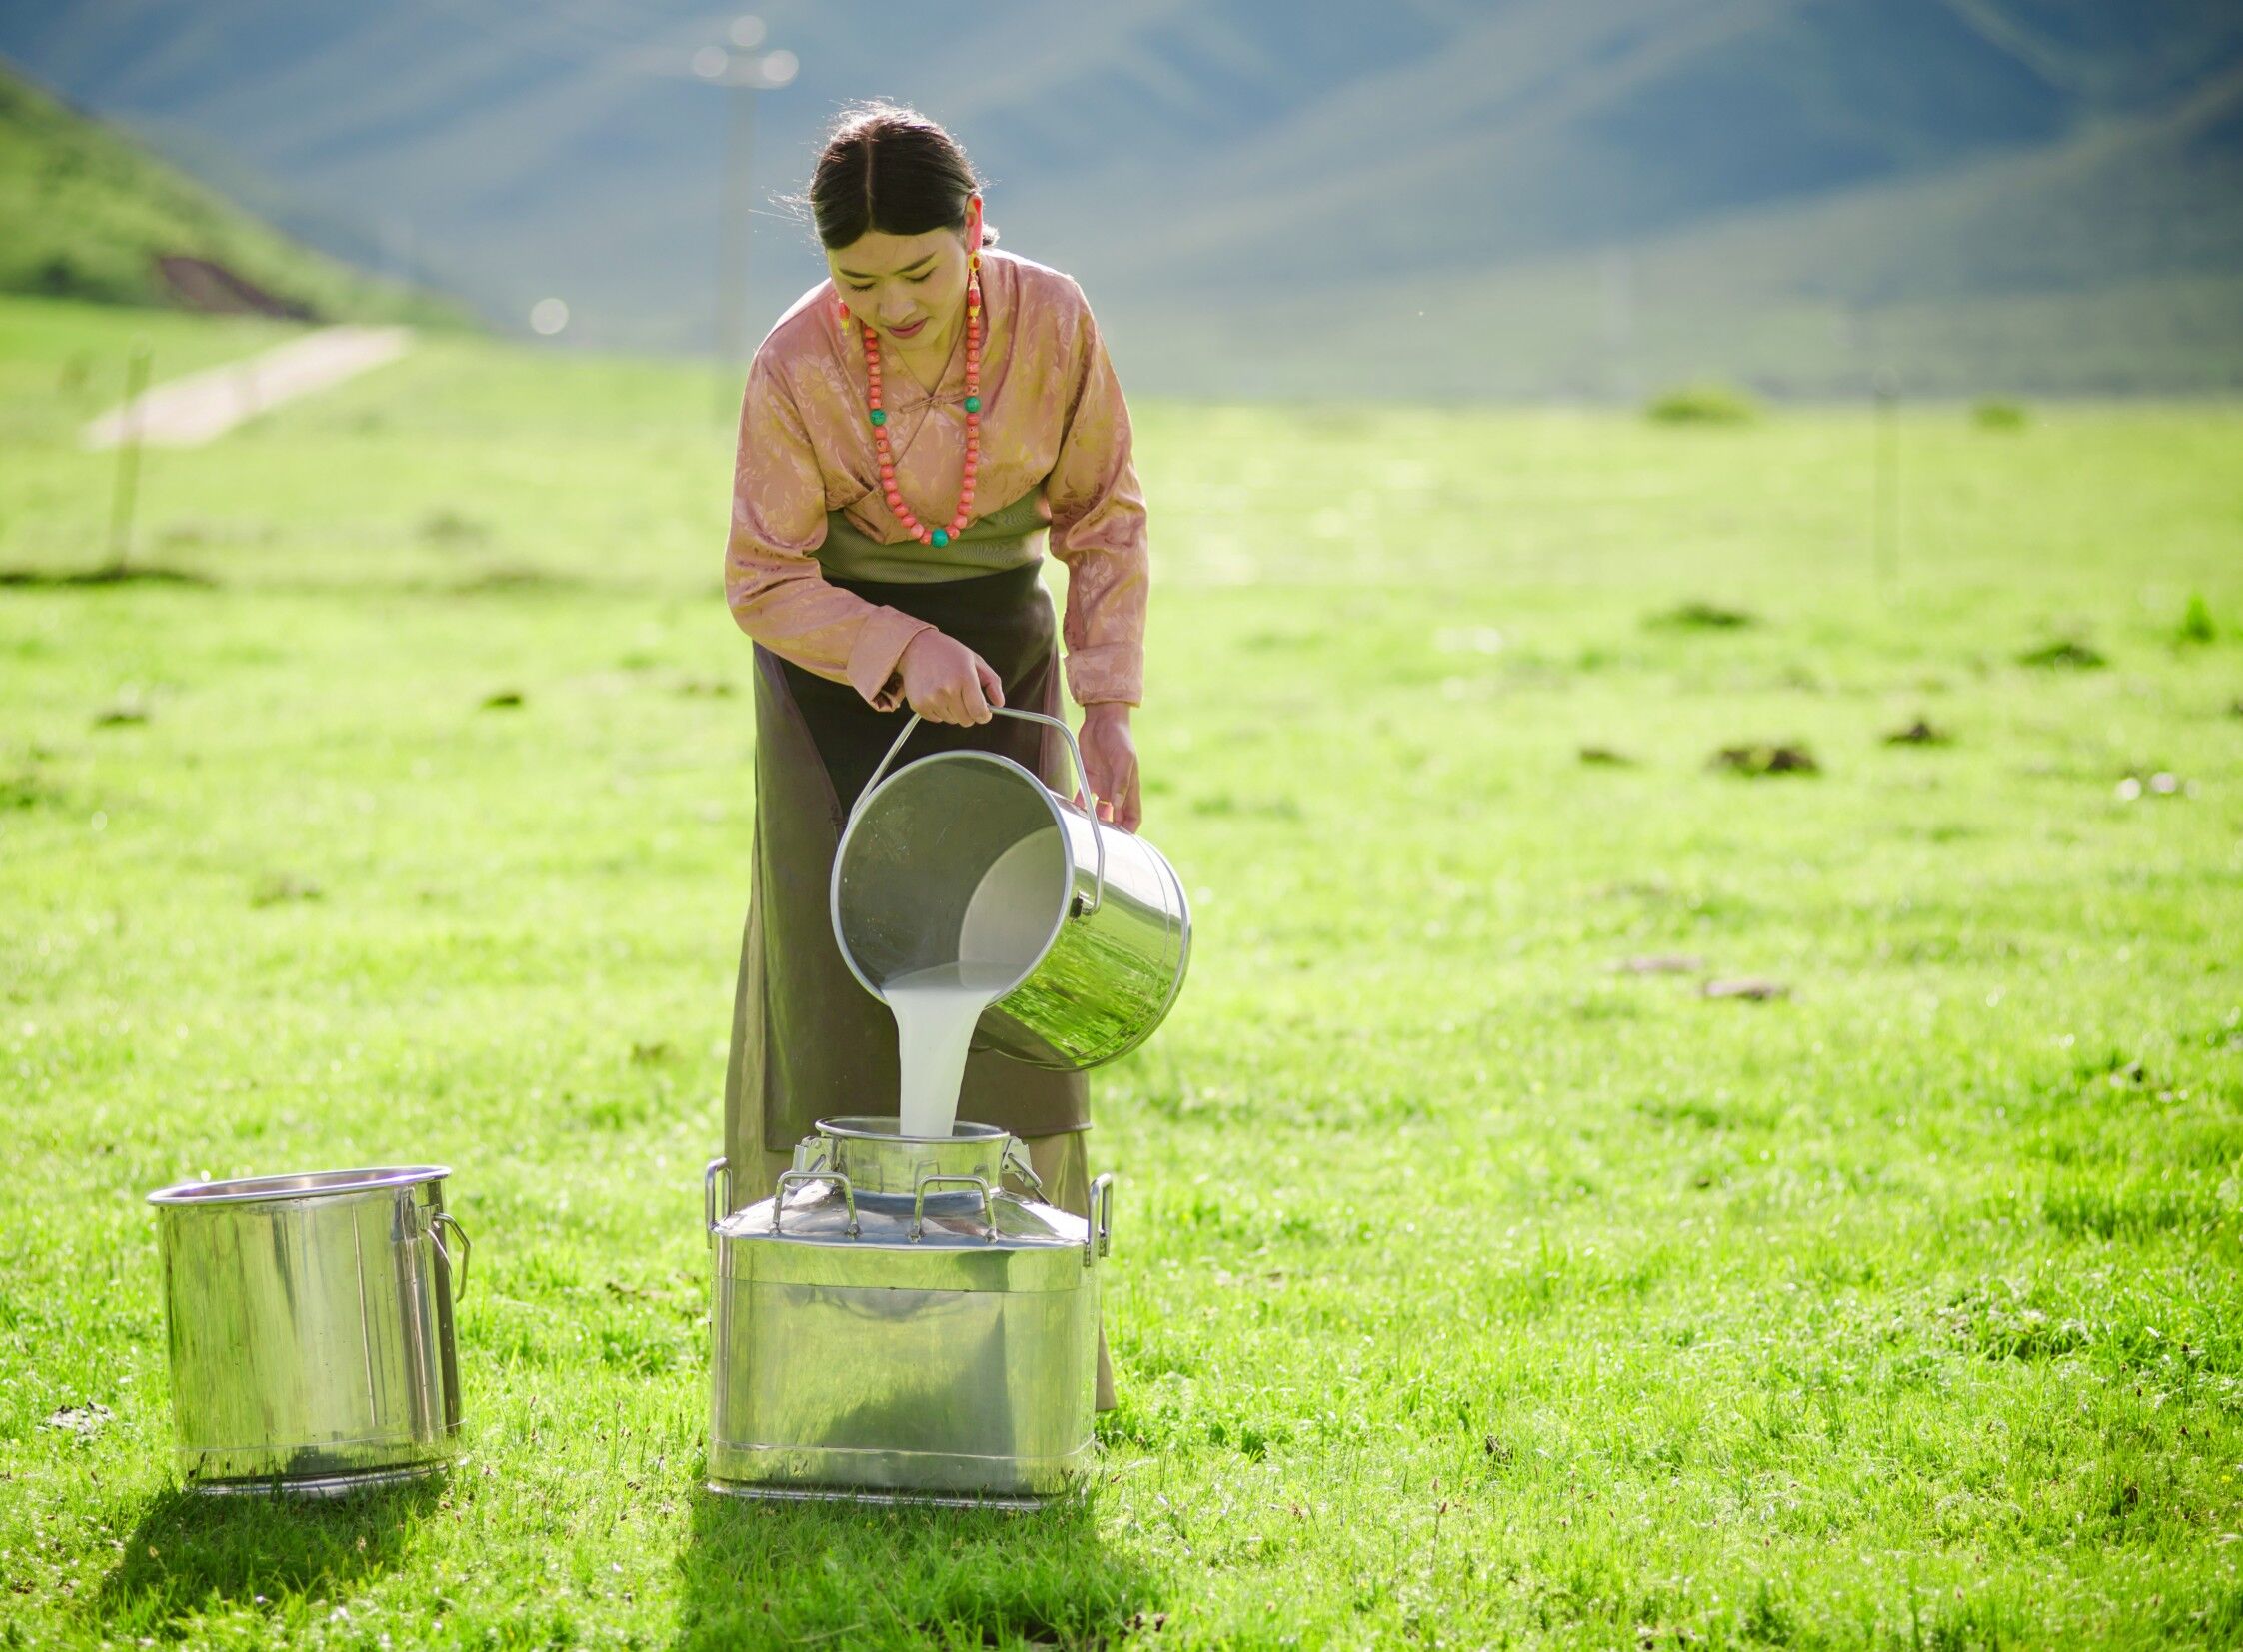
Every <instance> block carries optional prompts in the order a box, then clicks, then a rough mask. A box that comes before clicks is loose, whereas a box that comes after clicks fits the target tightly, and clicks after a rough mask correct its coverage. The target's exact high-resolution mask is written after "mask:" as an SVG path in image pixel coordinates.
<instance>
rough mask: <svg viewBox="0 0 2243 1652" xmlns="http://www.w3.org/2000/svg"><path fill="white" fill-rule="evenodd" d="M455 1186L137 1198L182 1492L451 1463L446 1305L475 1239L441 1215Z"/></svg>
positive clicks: (333, 1175)
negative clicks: (158, 1300)
mask: <svg viewBox="0 0 2243 1652" xmlns="http://www.w3.org/2000/svg"><path fill="white" fill-rule="evenodd" d="M450 1173H451V1172H450V1171H448V1170H445V1169H443V1168H440V1167H437V1166H433V1165H419V1166H411V1167H405V1168H390V1169H373V1170H330V1171H325V1172H322V1173H320V1174H316V1175H302V1176H257V1177H251V1178H245V1179H241V1180H235V1181H190V1182H181V1183H180V1184H179V1185H177V1186H174V1187H166V1188H164V1189H163V1190H162V1191H160V1192H156V1193H151V1194H149V1195H148V1202H149V1203H151V1204H153V1205H154V1206H155V1207H156V1217H157V1229H158V1235H159V1238H160V1241H161V1244H162V1250H163V1282H164V1318H165V1322H166V1325H167V1328H168V1330H169V1335H170V1343H171V1387H172V1414H173V1419H174V1421H175V1422H176V1424H177V1427H178V1462H179V1472H180V1475H181V1477H182V1478H183V1479H184V1480H185V1481H186V1482H187V1484H188V1485H189V1486H190V1487H193V1488H195V1489H198V1490H203V1491H264V1490H285V1491H295V1492H305V1493H333V1492H342V1491H348V1490H351V1489H354V1488H356V1487H359V1486H365V1485H372V1484H379V1483H383V1482H386V1481H390V1480H398V1479H405V1478H409V1477H411V1476H413V1475H417V1474H422V1473H426V1472H428V1471H429V1470H431V1469H433V1468H435V1467H437V1466H439V1465H440V1464H442V1463H443V1462H444V1461H445V1460H446V1459H447V1458H449V1457H450V1456H451V1455H452V1454H453V1452H454V1450H455V1448H456V1443H457V1439H458V1435H459V1430H460V1374H459V1366H458V1362H457V1360H456V1359H455V1357H454V1352H453V1333H452V1303H453V1291H454V1289H455V1284H457V1285H458V1286H461V1287H464V1286H465V1283H466V1262H467V1244H468V1239H467V1234H466V1233H465V1231H463V1230H462V1229H461V1227H460V1225H459V1223H458V1222H457V1221H456V1220H454V1219H453V1217H452V1216H451V1215H450V1214H448V1213H447V1212H446V1210H445V1208H444V1191H443V1182H444V1178H445V1177H446V1176H447V1175H449V1174H450ZM455 1247H457V1256H456V1257H455Z"/></svg>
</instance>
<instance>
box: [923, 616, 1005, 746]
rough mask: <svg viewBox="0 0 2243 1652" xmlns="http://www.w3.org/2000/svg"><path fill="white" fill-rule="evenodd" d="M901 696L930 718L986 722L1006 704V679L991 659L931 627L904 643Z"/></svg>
mask: <svg viewBox="0 0 2243 1652" xmlns="http://www.w3.org/2000/svg"><path fill="white" fill-rule="evenodd" d="M898 664H899V665H900V666H902V668H903V671H904V699H905V701H906V702H907V703H908V704H909V705H910V706H911V708H912V710H913V711H915V712H917V713H919V715H920V716H921V717H923V718H925V719H926V720H927V721H928V722H930V723H987V722H989V720H990V717H991V713H990V708H991V707H992V706H1002V705H1004V704H1005V684H1004V682H1003V681H1002V680H1001V679H1000V678H999V677H998V675H997V673H996V672H994V671H992V670H990V665H989V662H988V661H986V660H984V659H983V658H982V657H981V656H980V655H978V654H976V653H975V652H974V651H973V650H972V649H970V648H968V647H967V646H966V645H965V644H964V643H961V642H959V641H958V640H957V639H956V638H955V637H946V636H944V635H943V633H941V632H940V631H937V630H934V629H933V628H932V627H931V628H929V629H928V630H926V631H923V632H921V633H920V634H919V635H918V636H917V637H914V638H913V639H912V640H911V642H910V643H909V644H907V645H906V646H905V649H904V658H903V659H902V660H901V661H899V662H898Z"/></svg>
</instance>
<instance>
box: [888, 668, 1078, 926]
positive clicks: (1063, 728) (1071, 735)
mask: <svg viewBox="0 0 2243 1652" xmlns="http://www.w3.org/2000/svg"><path fill="white" fill-rule="evenodd" d="M990 710H991V711H993V712H995V713H996V714H997V715H998V716H999V717H1019V718H1026V719H1028V721H1029V722H1031V723H1049V724H1050V725H1051V726H1052V727H1053V728H1055V729H1057V730H1059V732H1060V736H1061V738H1062V739H1063V740H1065V741H1066V742H1067V749H1068V755H1069V756H1070V757H1072V758H1073V759H1074V760H1075V779H1076V782H1077V784H1079V785H1080V786H1081V787H1082V788H1083V796H1084V797H1086V798H1088V799H1090V801H1091V842H1092V846H1093V847H1095V848H1096V849H1097V850H1098V879H1097V882H1096V884H1095V885H1094V887H1093V889H1092V891H1091V899H1090V903H1089V904H1088V905H1086V904H1085V903H1084V901H1083V897H1082V896H1081V895H1077V896H1076V899H1075V915H1076V916H1077V917H1089V916H1090V915H1091V914H1092V913H1093V912H1095V911H1097V910H1098V909H1099V908H1100V907H1101V906H1103V905H1105V904H1106V834H1105V833H1104V832H1102V831H1100V830H1099V829H1098V825H1099V799H1098V794H1097V793H1095V792H1093V791H1092V790H1091V772H1090V771H1089V770H1088V769H1086V768H1084V767H1083V748H1082V747H1080V746H1078V745H1076V744H1075V731H1074V730H1073V729H1070V728H1069V727H1068V726H1067V719H1065V718H1058V717H1046V716H1045V715H1044V714H1043V713H1042V712H1024V711H1021V710H1019V709H1018V708H1016V707H1012V706H992V707H991V708H990ZM919 725H920V715H919V713H917V712H914V713H913V714H912V715H911V719H910V721H909V722H907V723H906V724H905V725H904V732H903V733H902V734H900V735H898V736H897V737H896V743H895V744H894V745H893V746H891V747H889V749H888V751H887V752H886V754H884V755H883V756H882V758H881V760H880V762H879V763H878V764H877V765H876V766H875V767H874V769H873V774H872V779H870V780H868V781H867V782H866V783H865V790H864V791H862V792H860V793H858V794H857V801H856V802H855V803H853V804H851V805H850V806H849V823H848V824H849V826H855V825H856V824H857V817H858V815H859V813H860V812H862V811H863V809H864V807H865V800H866V799H867V798H870V797H871V796H872V795H873V788H875V787H876V786H878V785H880V783H881V777H882V776H884V775H886V774H887V773H888V766H889V765H890V764H892V763H894V762H895V761H896V754H897V753H899V752H901V751H903V749H904V742H906V741H907V740H910V739H911V738H912V731H913V730H914V729H917V728H918V727H919ZM844 835H847V829H846V827H845V828H844Z"/></svg>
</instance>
